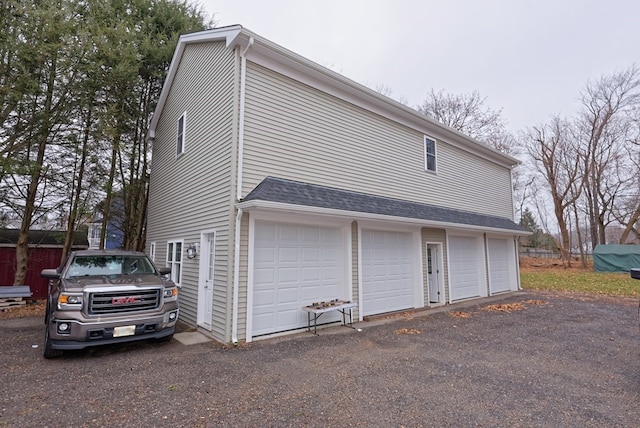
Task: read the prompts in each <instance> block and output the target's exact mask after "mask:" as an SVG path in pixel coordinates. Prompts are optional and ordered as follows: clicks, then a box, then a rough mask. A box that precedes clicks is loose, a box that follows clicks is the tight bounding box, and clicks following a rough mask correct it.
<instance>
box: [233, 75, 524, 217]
mask: <svg viewBox="0 0 640 428" xmlns="http://www.w3.org/2000/svg"><path fill="white" fill-rule="evenodd" d="M246 88H247V94H246V121H245V142H244V150H245V152H244V176H243V180H244V181H243V189H242V191H243V194H244V195H246V194H247V193H248V192H250V191H251V190H252V189H253V188H254V187H255V186H256V185H257V184H258V183H259V182H260V181H262V180H263V179H264V178H265V177H266V176H268V175H271V176H278V177H282V178H287V179H292V180H299V181H304V182H310V183H316V184H321V185H326V186H332V187H338V188H344V189H350V190H356V191H362V192H368V193H372V194H377V195H382V196H388V197H395V198H401V199H406V200H411V201H416V202H423V203H429V204H435V205H440V206H444V207H449V208H456V209H462V210H473V211H476V212H479V213H483V214H492V215H499V216H504V217H508V218H512V216H513V205H512V200H511V174H510V170H509V169H508V168H505V167H504V166H501V165H498V164H496V163H493V162H490V161H488V160H487V159H485V158H482V157H480V156H476V155H474V154H472V153H470V152H467V151H463V150H461V149H458V148H456V147H454V146H452V145H449V144H447V143H446V142H443V141H440V140H437V143H436V144H437V164H438V166H437V174H434V173H432V172H428V171H425V169H424V133H423V132H421V131H417V130H415V129H411V128H409V127H407V126H404V125H400V124H398V123H395V122H392V121H391V120H388V119H386V118H384V117H382V116H379V115H377V114H374V113H372V112H369V111H367V110H364V109H362V108H360V107H357V106H354V105H352V104H349V103H347V102H344V101H342V100H339V99H337V98H335V97H333V96H330V95H328V94H326V93H323V92H321V91H318V90H316V89H313V88H311V87H309V86H307V85H304V84H302V83H299V82H297V81H295V80H293V79H290V78H288V77H284V76H282V75H280V74H278V73H275V72H273V71H271V70H268V69H265V68H263V67H261V66H259V65H256V64H254V63H251V62H248V72H247V86H246ZM452 195H455V196H454V197H452Z"/></svg>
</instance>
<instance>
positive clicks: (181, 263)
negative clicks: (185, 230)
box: [165, 239, 184, 285]
mask: <svg viewBox="0 0 640 428" xmlns="http://www.w3.org/2000/svg"><path fill="white" fill-rule="evenodd" d="M170 244H174V248H175V244H180V261H179V262H176V261H175V257H174V260H173V261H171V262H169V245H170ZM165 263H166V266H167V267H170V268H171V279H172V280H173V282H175V283H176V285H180V284H181V282H182V271H183V268H184V239H174V240H168V241H167V251H166V255H165ZM175 264H179V265H180V273H179V275H178V278H176V277H175V276H174V275H175V270H174V265H175Z"/></svg>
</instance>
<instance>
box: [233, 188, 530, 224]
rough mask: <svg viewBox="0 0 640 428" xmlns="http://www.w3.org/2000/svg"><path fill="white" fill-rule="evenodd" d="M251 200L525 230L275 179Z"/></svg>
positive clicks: (500, 221)
mask: <svg viewBox="0 0 640 428" xmlns="http://www.w3.org/2000/svg"><path fill="white" fill-rule="evenodd" d="M252 200H256V201H257V200H262V201H269V202H279V203H284V204H293V205H305V206H312V207H318V208H331V209H337V210H343V211H353V212H360V213H370V214H379V215H388V216H395V217H404V218H412V219H419V220H427V221H435V222H443V223H454V224H461V225H470V226H479V227H483V228H492V229H505V230H513V231H516V232H526V230H525V229H523V228H522V227H520V226H519V225H517V224H516V223H514V222H513V221H512V220H510V219H508V218H505V217H497V216H489V215H483V214H477V213H473V212H469V211H462V210H455V209H451V208H443V207H438V206H435V205H428V204H422V203H417V202H410V201H405V200H402V199H393V198H386V197H382V196H376V195H371V194H367V193H360V192H353V191H350V190H344V189H337V188H332V187H325V186H318V185H315V184H309V183H302V182H298V181H292V180H285V179H283V178H276V177H267V178H265V179H264V180H263V181H262V182H261V183H260V184H258V185H257V186H256V188H255V189H253V190H252V191H251V192H250V193H249V194H248V195H247V196H246V197H245V198H244V200H243V201H252Z"/></svg>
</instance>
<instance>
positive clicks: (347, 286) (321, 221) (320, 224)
mask: <svg viewBox="0 0 640 428" xmlns="http://www.w3.org/2000/svg"><path fill="white" fill-rule="evenodd" d="M269 228H271V229H272V230H274V231H275V230H281V231H290V232H292V231H294V230H295V229H298V230H299V231H305V230H306V231H310V232H314V231H324V232H328V233H331V231H338V233H339V234H340V237H339V240H340V241H341V242H340V244H339V246H340V253H341V254H340V258H341V260H339V263H337V264H335V266H338V267H339V269H341V270H342V272H338V273H337V274H338V277H337V278H335V279H334V280H332V281H331V282H332V285H331V287H330V291H331V293H332V294H331V296H329V295H326V296H325V295H323V294H320V295H319V296H320V297H319V298H320V299H329V298H330V297H332V298H339V299H346V300H350V299H351V263H352V262H351V233H350V232H351V226H350V222H347V221H344V220H343V221H340V220H337V221H336V220H335V219H331V218H327V217H322V216H317V217H316V216H309V215H306V216H297V215H290V214H286V213H273V212H259V211H252V212H251V213H250V217H249V249H248V272H247V307H246V314H247V315H246V316H247V318H246V340H247V342H251V341H252V340H253V339H254V336H255V337H260V338H266V337H273V336H277V335H280V334H283V333H286V332H289V331H292V330H293V331H296V330H299V329H301V328H303V327H306V324H304V325H303V324H302V323H301V318H300V317H303V316H304V317H306V314H305V313H304V312H303V311H302V310H301V309H302V306H303V305H304V304H310V303H312V302H307V301H306V300H305V301H303V300H300V299H303V298H302V297H300V296H298V297H296V298H294V299H293V300H291V299H289V302H288V303H287V305H282V307H283V308H284V306H287V307H286V309H283V310H282V311H281V312H279V314H275V315H274V317H273V319H275V318H277V317H278V316H280V317H287V318H289V321H284V322H282V325H283V326H286V327H282V328H281V327H278V326H279V325H280V321H277V325H275V324H271V326H270V327H265V326H264V320H268V318H269V316H270V315H269V313H268V308H266V306H265V303H261V302H265V301H266V302H267V303H266V305H268V299H270V298H271V296H276V295H279V294H280V292H282V293H283V294H284V293H289V292H290V296H291V298H293V297H294V296H295V295H296V293H295V287H297V286H298V285H297V284H296V283H295V281H294V282H293V283H291V282H289V285H288V286H287V287H286V288H289V290H286V289H285V287H282V285H279V284H281V282H280V278H278V279H274V282H273V284H274V286H275V287H276V288H274V289H273V290H274V291H278V293H275V292H274V293H271V295H270V294H269V289H268V287H269V286H268V285H267V286H266V287H267V288H265V286H264V284H260V285H258V283H256V281H261V282H263V281H264V278H265V272H264V270H263V271H262V272H260V273H258V272H256V263H257V262H258V263H261V262H264V259H265V254H264V251H265V248H262V249H261V250H260V251H261V252H262V253H257V251H256V245H257V244H256V242H257V240H258V241H259V240H262V241H263V243H264V242H266V241H264V239H265V238H264V237H260V236H258V235H257V232H261V231H262V232H264V231H265V230H268V229H269ZM258 229H261V230H258ZM332 245H333V247H334V248H335V244H332ZM274 249H277V250H278V251H291V252H292V253H291V254H293V253H294V252H296V251H304V248H302V247H300V246H299V244H296V242H292V244H291V246H290V247H287V246H285V245H283V244H282V243H274ZM307 249H309V248H307ZM267 250H268V248H267ZM308 253H313V251H310V252H308ZM319 253H322V251H320V252H319ZM267 256H268V255H267ZM273 257H274V269H275V268H276V267H277V266H276V265H277V264H278V263H279V262H278V260H279V259H278V257H279V255H278V254H274V255H273ZM312 257H313V256H312ZM318 257H322V256H318ZM263 264H264V263H263ZM303 264H304V263H303ZM312 264H313V263H312ZM335 266H334V264H331V267H332V268H335ZM313 267H314V266H307V265H304V266H303V265H300V268H299V269H298V271H299V272H300V271H302V270H304V269H306V268H311V269H309V270H313ZM293 270H296V269H295V267H294V269H293ZM285 271H286V270H281V271H280V273H278V275H279V274H282V273H284V272H285ZM274 272H276V271H274ZM266 275H269V272H267V273H266ZM292 275H295V272H292ZM335 280H337V282H338V284H335ZM299 287H300V290H298V292H304V291H306V290H309V289H307V288H304V289H303V288H302V287H304V285H299ZM256 292H259V293H260V294H261V295H262V297H261V296H256V294H255V293H256ZM334 292H337V294H339V295H334V294H335V293H334ZM275 304H277V302H274V305H275ZM255 305H257V308H258V309H256V306H255ZM261 305H262V306H263V307H262V308H261ZM255 310H258V311H259V312H258V313H254V311H255ZM298 310H299V313H298V312H297V311H298ZM274 311H280V309H277V308H275V307H274ZM256 316H258V317H259V318H261V319H262V320H263V324H262V325H260V324H256V323H257V322H258V319H257V318H256ZM325 318H327V317H325ZM295 319H298V320H297V321H296V320H295ZM305 319H306V318H305ZM327 319H328V318H327Z"/></svg>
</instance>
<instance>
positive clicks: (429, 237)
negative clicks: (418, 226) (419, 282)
mask: <svg viewBox="0 0 640 428" xmlns="http://www.w3.org/2000/svg"><path fill="white" fill-rule="evenodd" d="M427 242H438V243H441V244H442V254H441V255H440V257H442V266H444V272H443V275H442V276H443V278H444V301H445V302H448V301H449V275H448V272H449V269H448V268H447V263H448V260H447V233H446V232H445V231H444V230H443V229H430V228H426V227H423V228H422V269H423V272H424V301H425V302H428V301H429V296H428V295H427V294H428V292H429V289H428V287H427V251H426V248H427Z"/></svg>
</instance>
